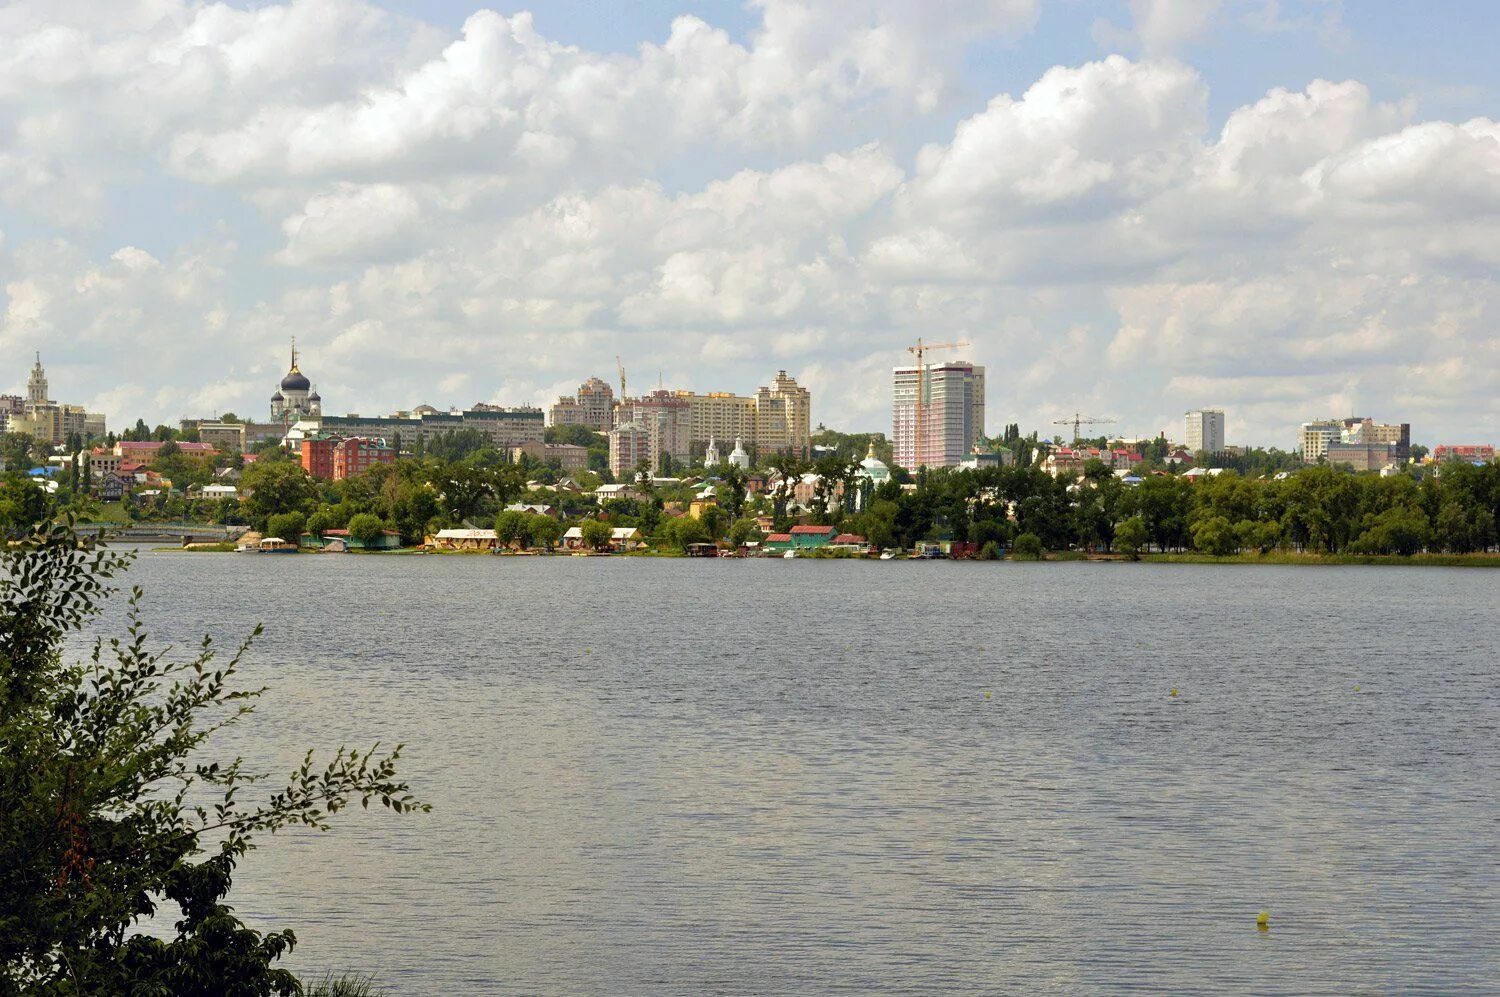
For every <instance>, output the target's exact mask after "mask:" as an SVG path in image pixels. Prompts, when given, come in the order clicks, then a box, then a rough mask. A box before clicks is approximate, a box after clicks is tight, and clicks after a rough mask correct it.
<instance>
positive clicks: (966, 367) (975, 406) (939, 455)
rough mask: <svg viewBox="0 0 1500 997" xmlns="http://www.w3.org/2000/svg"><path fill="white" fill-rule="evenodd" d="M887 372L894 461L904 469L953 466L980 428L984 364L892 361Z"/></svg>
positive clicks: (969, 448) (975, 437)
mask: <svg viewBox="0 0 1500 997" xmlns="http://www.w3.org/2000/svg"><path fill="white" fill-rule="evenodd" d="M891 373H892V384H891V409H892V411H891V423H892V425H891V441H892V444H893V449H894V458H895V462H896V463H897V464H899V465H900V466H902V467H904V468H907V469H908V470H915V469H916V468H918V467H956V466H957V465H958V464H959V463H960V462H962V461H963V460H964V458H966V457H967V456H968V455H969V453H970V451H972V450H973V449H974V444H975V443H976V442H977V441H978V440H979V438H980V437H981V436H982V435H983V434H984V368H983V367H981V366H977V365H975V364H972V363H969V362H967V361H950V362H947V363H932V364H924V365H923V366H922V368H921V369H920V370H919V369H918V368H917V367H916V366H915V365H912V366H906V367H896V368H894V369H893V370H892V372H891ZM919 394H920V396H921V400H922V405H921V412H920V413H919V410H918V400H919ZM919 415H920V418H921V429H920V432H919V431H918V419H919ZM919 437H920V439H921V452H920V453H919V452H918V438H919Z"/></svg>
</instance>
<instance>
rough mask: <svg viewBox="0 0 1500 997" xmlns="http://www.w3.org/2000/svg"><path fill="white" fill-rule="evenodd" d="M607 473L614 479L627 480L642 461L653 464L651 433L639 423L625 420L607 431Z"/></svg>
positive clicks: (649, 464)
mask: <svg viewBox="0 0 1500 997" xmlns="http://www.w3.org/2000/svg"><path fill="white" fill-rule="evenodd" d="M608 435H609V473H610V474H613V475H614V476H615V480H616V481H627V480H629V479H630V478H631V477H632V476H634V474H635V470H636V468H637V467H638V466H640V463H641V462H642V461H645V462H646V464H647V466H654V465H655V458H654V455H653V454H652V451H651V433H650V431H648V430H647V429H646V427H645V426H642V425H641V424H640V423H637V422H632V421H629V420H627V421H625V422H622V423H620V424H619V425H618V426H616V427H615V428H614V429H611V430H610V431H609V434H608Z"/></svg>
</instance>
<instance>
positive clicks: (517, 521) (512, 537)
mask: <svg viewBox="0 0 1500 997" xmlns="http://www.w3.org/2000/svg"><path fill="white" fill-rule="evenodd" d="M531 532H532V528H531V518H530V516H529V515H528V514H527V513H524V512H521V511H519V510H514V509H512V510H509V511H506V512H502V513H501V514H500V515H498V516H496V517H495V535H496V536H497V537H498V538H499V540H500V542H501V543H502V544H504V545H505V546H506V547H517V546H519V547H529V546H531Z"/></svg>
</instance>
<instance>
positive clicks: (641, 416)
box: [610, 389, 692, 474]
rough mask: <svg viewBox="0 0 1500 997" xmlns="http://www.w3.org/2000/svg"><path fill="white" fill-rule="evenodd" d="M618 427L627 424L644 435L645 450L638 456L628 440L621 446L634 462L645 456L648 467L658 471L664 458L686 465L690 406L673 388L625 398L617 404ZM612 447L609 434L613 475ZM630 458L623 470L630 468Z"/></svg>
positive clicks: (631, 467) (633, 465)
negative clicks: (625, 445) (632, 457)
mask: <svg viewBox="0 0 1500 997" xmlns="http://www.w3.org/2000/svg"><path fill="white" fill-rule="evenodd" d="M619 418H620V419H621V424H620V425H619V426H616V427H615V428H616V429H621V428H623V427H624V426H626V425H627V424H628V425H630V426H633V427H634V428H635V429H638V430H640V431H642V432H644V433H645V434H646V438H647V442H646V447H647V453H646V454H645V455H642V454H640V453H639V452H638V448H636V447H635V444H634V443H633V442H632V443H631V444H630V446H628V447H626V448H625V449H626V450H628V451H629V452H630V453H631V454H633V455H634V457H635V461H639V460H642V459H645V460H647V461H649V462H650V464H651V469H652V470H653V471H656V472H658V473H659V472H661V471H662V470H664V469H665V468H666V466H667V461H666V460H664V458H667V457H670V458H671V460H672V462H673V463H675V464H676V465H679V466H680V465H684V464H687V463H688V462H689V461H690V460H691V459H692V406H691V405H690V404H689V402H688V400H687V399H686V398H684V397H682V396H681V395H680V394H678V393H677V392H675V391H665V390H660V389H658V390H656V391H653V392H651V393H650V394H649V395H642V396H641V397H640V398H627V399H625V400H624V401H623V402H621V403H620V411H619ZM615 450H616V446H615V444H614V442H613V434H611V443H610V454H611V457H610V470H611V471H613V472H614V473H615V474H619V473H620V472H619V471H617V470H615V459H614V456H613V455H614V453H615ZM634 467H635V462H634V461H632V462H631V463H630V464H629V465H628V467H627V470H630V469H633V468H634Z"/></svg>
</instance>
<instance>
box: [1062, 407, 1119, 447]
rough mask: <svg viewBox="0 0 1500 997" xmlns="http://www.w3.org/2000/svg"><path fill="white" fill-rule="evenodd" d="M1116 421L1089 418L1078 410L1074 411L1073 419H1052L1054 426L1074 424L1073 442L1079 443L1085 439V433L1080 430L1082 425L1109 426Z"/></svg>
mask: <svg viewBox="0 0 1500 997" xmlns="http://www.w3.org/2000/svg"><path fill="white" fill-rule="evenodd" d="M1116 421H1117V420H1115V419H1087V418H1084V417H1083V416H1081V415H1079V414H1078V413H1077V412H1074V413H1073V418H1071V419H1054V420H1052V425H1054V426H1072V427H1073V442H1074V443H1077V442H1078V441H1079V440H1081V439H1083V434H1082V433H1080V432H1079V431H1078V430H1079V427H1080V426H1108V425H1110V424H1112V423H1114V422H1116Z"/></svg>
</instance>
